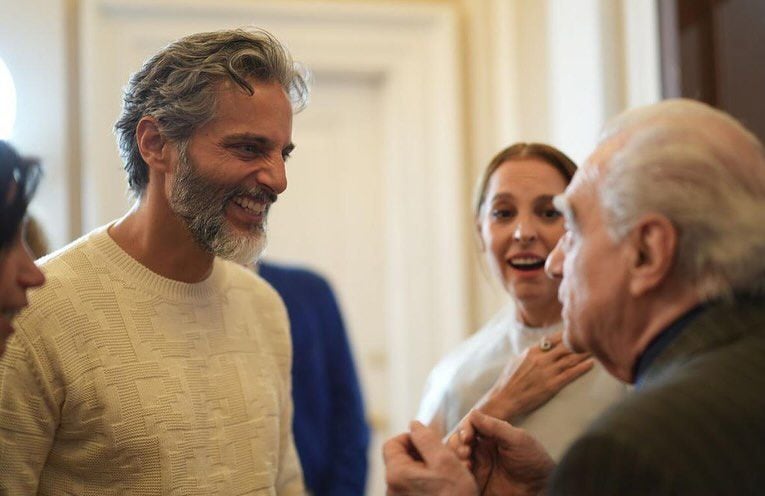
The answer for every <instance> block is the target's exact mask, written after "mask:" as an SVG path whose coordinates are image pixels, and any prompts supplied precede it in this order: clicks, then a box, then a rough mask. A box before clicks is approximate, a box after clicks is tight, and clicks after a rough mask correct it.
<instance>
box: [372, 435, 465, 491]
mask: <svg viewBox="0 0 765 496" xmlns="http://www.w3.org/2000/svg"><path fill="white" fill-rule="evenodd" d="M410 429H411V432H410V433H408V434H406V433H404V434H401V435H399V436H396V437H394V438H392V439H390V440H388V441H387V442H386V443H385V446H383V457H384V459H385V477H386V481H387V483H388V495H390V496H393V495H407V496H410V495H412V496H413V495H422V496H447V495H449V496H463V495H464V496H477V495H478V487H477V486H476V482H475V480H474V479H473V477H472V476H471V475H470V472H469V471H468V470H467V468H465V467H464V466H463V465H462V463H460V461H459V459H458V458H457V457H456V456H455V455H454V453H452V451H451V450H450V449H449V448H448V447H446V446H444V445H443V444H442V443H441V439H440V438H439V436H438V434H436V433H435V432H433V431H431V430H430V429H428V428H427V427H425V426H423V425H422V424H421V423H419V422H412V424H411V426H410Z"/></svg>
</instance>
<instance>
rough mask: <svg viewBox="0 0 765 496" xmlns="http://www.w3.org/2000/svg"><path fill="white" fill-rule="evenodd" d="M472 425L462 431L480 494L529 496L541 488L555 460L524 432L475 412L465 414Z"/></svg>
mask: <svg viewBox="0 0 765 496" xmlns="http://www.w3.org/2000/svg"><path fill="white" fill-rule="evenodd" d="M467 420H468V421H469V423H470V426H471V427H472V428H468V429H465V430H463V431H462V436H461V437H463V442H464V443H465V445H470V446H472V453H471V460H472V469H473V474H474V475H475V478H476V480H477V481H478V484H479V486H480V488H481V494H482V495H501V496H511V495H524V496H525V495H532V494H534V495H535V494H539V493H540V492H541V491H542V489H543V488H544V486H545V484H546V482H547V479H548V477H549V476H550V473H552V471H553V469H554V468H555V463H554V462H553V461H552V459H551V458H550V455H548V454H547V452H546V451H545V449H544V448H543V447H542V445H541V444H539V441H537V440H536V439H534V438H533V437H532V436H531V435H530V434H529V433H528V432H526V431H525V430H523V429H519V428H517V427H513V426H512V425H510V424H508V423H507V422H504V421H502V420H498V419H495V418H493V417H490V416H488V415H484V414H482V413H480V412H478V411H475V410H474V411H472V412H470V414H469V415H468V417H467Z"/></svg>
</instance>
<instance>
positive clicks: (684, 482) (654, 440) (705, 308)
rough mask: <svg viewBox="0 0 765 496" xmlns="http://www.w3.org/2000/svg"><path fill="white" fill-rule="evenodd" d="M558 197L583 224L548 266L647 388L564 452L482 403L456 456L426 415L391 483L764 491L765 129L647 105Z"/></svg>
mask: <svg viewBox="0 0 765 496" xmlns="http://www.w3.org/2000/svg"><path fill="white" fill-rule="evenodd" d="M555 204H556V206H557V207H558V208H559V209H560V210H561V211H562V212H563V214H564V216H565V218H566V223H567V233H566V235H565V236H564V238H562V240H561V241H560V242H559V244H558V246H557V247H556V249H555V251H554V252H553V253H552V254H551V255H550V257H549V259H548V266H547V271H548V274H549V275H550V276H552V277H558V278H560V277H562V278H563V280H562V283H561V286H560V290H559V297H560V299H561V301H562V303H563V318H564V321H565V324H566V331H565V339H566V342H567V344H568V345H569V346H570V347H571V348H573V349H574V350H576V351H589V352H591V353H593V354H594V355H595V356H596V357H597V358H598V359H599V360H600V361H601V362H602V363H603V364H604V365H605V367H606V368H607V369H608V370H609V371H610V372H611V373H612V374H613V375H614V376H616V377H618V378H620V379H622V380H624V381H626V382H631V383H635V384H636V391H635V393H634V394H632V395H631V396H629V397H628V398H627V399H625V400H624V401H622V402H621V403H619V404H618V405H616V406H615V407H613V408H612V409H610V410H609V411H607V412H606V413H605V414H604V415H602V416H601V417H600V418H599V419H597V420H596V421H595V422H594V423H593V424H592V425H591V426H590V427H589V429H588V430H587V431H586V432H585V433H584V434H583V435H582V436H581V437H580V438H579V439H578V440H577V441H576V442H575V443H574V444H573V446H572V447H571V448H570V449H569V450H568V452H567V453H566V454H565V455H564V457H563V459H562V460H561V462H560V464H559V465H558V466H557V467H556V466H555V465H554V464H553V462H552V461H551V460H550V458H549V457H548V456H547V454H546V453H545V452H544V450H543V449H542V448H541V446H540V445H539V444H538V443H537V442H536V441H535V440H534V439H533V438H531V436H529V435H528V434H527V433H526V432H525V431H523V430H522V429H517V428H515V427H512V426H511V425H509V424H507V423H504V422H501V421H499V420H496V419H492V418H489V417H486V416H484V415H481V414H479V413H477V412H473V413H472V414H471V417H470V419H471V425H470V426H469V427H468V428H467V429H466V430H465V431H463V432H462V439H463V441H464V445H463V446H461V447H459V448H458V449H457V450H456V455H455V454H453V453H452V452H451V451H449V450H448V448H446V447H444V446H443V445H442V444H441V443H440V441H439V440H438V438H437V437H435V436H433V434H432V433H431V432H430V431H428V430H427V429H426V428H425V427H423V426H421V425H419V424H417V423H414V424H413V425H412V431H411V432H410V433H407V434H402V435H400V436H398V437H396V438H393V439H392V440H390V441H388V443H386V446H385V449H384V451H385V457H386V463H387V477H388V483H389V494H434V495H435V494H439V495H445V494H479V493H481V494H537V493H539V492H540V491H545V492H546V493H547V494H552V495H558V494H567V495H615V494H619V495H625V494H652V495H656V494H694V495H697V494H759V493H760V492H761V491H763V489H764V488H765V471H764V470H763V467H765V394H763V391H765V291H763V289H765V215H764V214H765V152H764V151H763V147H762V144H761V143H760V142H759V141H758V140H757V139H756V138H755V137H754V136H753V135H752V134H751V133H750V132H748V131H747V130H746V129H745V128H744V127H743V126H742V125H741V124H739V123H738V122H737V121H736V120H735V119H733V118H731V117H730V116H728V115H727V114H725V113H723V112H720V111H718V110H715V109H712V108H711V107H708V106H706V105H704V104H701V103H697V102H692V101H686V100H675V101H666V102H662V103H659V104H657V105H653V106H650V107H645V108H640V109H636V110H632V111H629V112H626V113H624V114H622V115H621V116H619V117H617V118H616V119H615V120H614V121H613V122H611V123H610V124H609V125H608V126H607V127H606V129H605V131H604V133H603V136H602V138H601V140H600V143H599V144H598V147H597V149H596V150H595V152H594V153H593V154H592V155H591V156H590V158H589V159H588V160H587V163H586V164H585V166H584V167H583V168H582V169H580V172H579V174H577V177H575V179H574V181H573V182H572V183H571V185H570V186H569V187H568V189H567V190H566V192H565V193H564V194H563V195H561V196H559V197H557V198H556V199H555ZM459 457H461V458H462V461H463V462H465V461H468V460H467V459H468V457H469V463H465V464H461V463H460V461H461V460H460V458H459ZM464 465H468V466H470V467H471V468H472V471H473V474H472V476H471V474H470V473H469V472H468V470H467V469H466V468H464Z"/></svg>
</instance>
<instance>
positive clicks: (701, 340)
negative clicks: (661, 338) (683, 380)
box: [639, 295, 765, 386]
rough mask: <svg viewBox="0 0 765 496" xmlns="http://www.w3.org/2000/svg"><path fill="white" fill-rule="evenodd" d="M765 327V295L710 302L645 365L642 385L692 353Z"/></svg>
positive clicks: (725, 342)
mask: <svg viewBox="0 0 765 496" xmlns="http://www.w3.org/2000/svg"><path fill="white" fill-rule="evenodd" d="M763 330H765V297H763V296H762V295H758V296H752V295H736V296H735V297H734V298H733V300H725V301H716V302H710V303H709V304H707V305H706V307H705V308H704V310H703V311H701V312H700V313H699V314H698V315H697V316H696V317H695V318H693V319H692V320H691V321H690V322H688V323H687V325H685V326H683V327H682V329H681V330H680V331H679V332H677V334H676V336H673V339H672V340H671V341H670V342H668V343H666V346H664V347H663V348H662V349H661V350H660V351H659V352H658V353H656V356H655V357H652V358H653V359H652V361H651V362H650V363H649V364H648V365H647V366H646V367H644V370H643V371H642V373H641V375H640V377H639V380H640V383H641V385H642V386H647V385H649V384H650V383H651V382H653V381H655V380H657V379H659V378H660V377H661V376H663V375H664V374H665V373H666V372H667V371H668V370H669V369H670V368H674V367H676V366H682V365H683V364H684V363H686V362H688V361H689V360H691V359H692V358H693V357H694V356H696V355H699V354H702V353H704V352H706V351H708V350H711V349H715V348H719V347H721V346H724V345H726V344H728V343H731V342H733V341H736V340H738V339H740V338H741V337H744V336H746V335H747V334H750V333H752V332H762V331H763Z"/></svg>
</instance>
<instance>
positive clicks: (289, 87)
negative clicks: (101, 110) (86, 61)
mask: <svg viewBox="0 0 765 496" xmlns="http://www.w3.org/2000/svg"><path fill="white" fill-rule="evenodd" d="M248 79H254V80H256V81H258V82H262V83H269V82H278V83H279V84H280V85H281V86H282V88H284V91H285V92H286V93H287V95H288V96H289V98H290V101H291V103H292V105H293V108H294V110H295V111H296V112H297V111H299V110H301V109H302V108H303V107H304V106H305V105H306V104H307V103H308V96H309V73H308V72H307V70H306V69H305V68H304V67H302V66H301V65H299V64H295V63H294V62H293V61H292V58H291V56H290V54H289V52H288V51H287V49H286V48H285V47H284V46H283V45H282V44H281V43H280V42H279V41H278V40H277V39H276V38H274V37H273V36H272V35H271V34H270V33H268V32H267V31H264V30H262V29H249V30H244V29H233V30H227V31H214V32H208V33H197V34H193V35H190V36H186V37H185V38H181V39H179V40H177V41H175V42H173V43H171V44H170V45H168V46H166V47H165V48H163V49H162V50H161V51H160V52H159V53H157V54H156V55H154V56H153V57H152V58H150V59H149V60H148V61H146V63H144V65H143V67H142V68H141V69H140V70H139V71H138V72H136V73H135V74H133V75H132V76H131V77H130V82H129V83H128V85H127V87H126V88H125V92H124V95H123V106H122V114H121V115H120V118H119V120H118V121H117V123H116V124H115V125H114V130H115V132H116V134H117V139H118V144H119V148H120V155H121V156H122V160H123V161H124V163H125V171H126V172H127V175H128V185H129V186H130V189H131V191H132V192H133V194H134V195H135V196H141V195H142V194H143V191H144V190H145V189H146V185H147V184H148V182H149V171H148V166H147V165H146V162H144V160H143V158H142V157H141V152H140V150H139V149H138V142H137V140H136V127H137V126H138V122H139V121H140V120H141V118H143V117H144V116H147V115H151V116H153V117H154V118H155V119H156V120H157V122H158V123H159V128H160V132H161V133H162V136H163V137H164V138H166V139H167V140H169V141H173V142H175V143H177V144H178V145H181V146H183V145H184V144H185V143H186V142H187V140H188V139H189V138H190V137H191V135H192V134H193V132H194V130H195V129H198V128H199V127H200V126H202V125H204V124H205V123H207V122H209V121H210V120H211V119H212V118H213V117H214V116H215V108H216V102H217V99H216V88H217V85H218V84H219V83H220V82H221V81H224V80H230V81H233V82H234V83H236V84H237V85H238V86H239V87H240V88H241V89H242V90H243V91H245V92H247V93H248V94H250V95H252V94H253V92H254V90H253V88H252V84H250V81H248Z"/></svg>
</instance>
